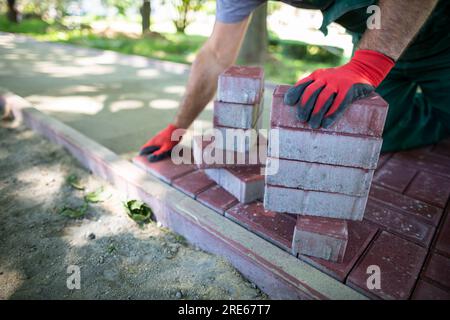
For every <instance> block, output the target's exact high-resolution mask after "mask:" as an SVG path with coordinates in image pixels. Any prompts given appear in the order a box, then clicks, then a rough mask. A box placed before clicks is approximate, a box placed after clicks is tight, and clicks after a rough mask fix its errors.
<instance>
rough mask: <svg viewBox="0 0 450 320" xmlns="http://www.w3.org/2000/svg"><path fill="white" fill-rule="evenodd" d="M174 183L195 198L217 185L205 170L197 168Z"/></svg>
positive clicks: (173, 183)
mask: <svg viewBox="0 0 450 320" xmlns="http://www.w3.org/2000/svg"><path fill="white" fill-rule="evenodd" d="M172 185H173V186H174V187H175V188H177V189H179V190H181V191H183V192H184V193H186V194H187V195H188V196H190V197H192V198H195V197H196V196H197V195H198V194H199V193H200V192H202V191H205V190H206V189H208V188H209V187H212V186H213V185H215V182H214V181H212V180H211V179H209V178H208V176H207V175H206V174H205V173H204V172H203V170H197V171H194V172H191V173H188V174H186V175H184V176H182V177H180V178H177V179H175V180H173V182H172Z"/></svg>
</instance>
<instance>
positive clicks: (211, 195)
mask: <svg viewBox="0 0 450 320" xmlns="http://www.w3.org/2000/svg"><path fill="white" fill-rule="evenodd" d="M197 200H198V201H200V202H201V203H202V204H204V205H205V206H207V207H208V208H210V209H212V210H214V211H216V212H218V213H220V214H224V212H225V210H227V209H229V208H231V207H232V206H234V205H236V204H238V203H239V202H238V200H237V199H236V198H235V197H233V195H231V194H230V193H229V192H228V191H226V190H225V189H224V188H222V187H221V186H219V185H215V186H213V187H211V188H209V189H207V190H206V191H203V192H202V193H200V194H199V195H198V196H197Z"/></svg>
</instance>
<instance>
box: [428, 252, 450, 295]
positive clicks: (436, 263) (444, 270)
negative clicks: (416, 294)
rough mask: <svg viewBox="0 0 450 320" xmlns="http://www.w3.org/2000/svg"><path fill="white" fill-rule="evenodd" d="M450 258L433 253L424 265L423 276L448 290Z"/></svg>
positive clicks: (449, 287)
mask: <svg viewBox="0 0 450 320" xmlns="http://www.w3.org/2000/svg"><path fill="white" fill-rule="evenodd" d="M449 271H450V258H447V257H444V256H442V255H440V254H436V253H433V254H432V255H431V257H430V259H429V261H428V262H427V266H426V267H425V272H424V277H427V278H429V279H431V280H433V281H436V282H437V283H439V284H440V285H442V286H444V287H445V288H447V289H448V290H450V272H449Z"/></svg>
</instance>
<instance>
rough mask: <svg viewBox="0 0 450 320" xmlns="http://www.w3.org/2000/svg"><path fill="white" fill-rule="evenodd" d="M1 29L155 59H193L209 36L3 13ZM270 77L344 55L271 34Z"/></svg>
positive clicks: (292, 77) (280, 79)
mask: <svg viewBox="0 0 450 320" xmlns="http://www.w3.org/2000/svg"><path fill="white" fill-rule="evenodd" d="M0 31H6V32H13V33H23V34H27V35H30V36H33V37H34V38H36V39H37V40H42V41H50V42H61V43H70V44H75V45H79V46H85V47H92V48H97V49H104V50H113V51H117V52H121V53H125V54H135V55H140V56H145V57H149V58H153V59H159V60H166V61H172V62H179V63H186V64H189V63H192V61H193V60H194V58H195V54H196V52H197V51H198V50H199V49H200V47H201V46H202V44H203V43H204V42H205V40H206V37H203V36H192V35H185V34H169V33H167V34H161V35H160V36H159V35H150V36H145V37H140V38H133V37H130V36H127V35H115V36H106V35H101V34H97V33H94V32H93V31H92V30H90V29H89V28H81V29H75V28H74V29H70V28H67V27H65V26H63V25H61V24H56V23H48V22H45V21H42V20H37V19H30V20H24V21H22V22H21V23H19V24H12V23H10V22H9V21H7V19H6V18H5V17H4V16H0ZM268 51H269V54H268V59H267V62H266V63H265V65H264V68H265V74H266V78H267V79H268V80H269V81H272V82H275V83H294V82H296V81H297V80H298V79H299V78H300V77H302V76H303V75H305V74H306V73H310V72H312V71H314V70H315V69H318V68H327V67H332V66H336V65H339V64H341V63H342V58H341V57H340V56H338V55H335V54H332V53H330V52H329V51H327V50H324V49H323V48H321V47H317V46H311V45H307V44H304V43H301V42H295V41H283V40H280V39H276V38H273V36H272V37H271V40H270V45H269V50H268Z"/></svg>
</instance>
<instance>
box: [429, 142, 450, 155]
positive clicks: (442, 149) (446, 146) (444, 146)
mask: <svg viewBox="0 0 450 320" xmlns="http://www.w3.org/2000/svg"><path fill="white" fill-rule="evenodd" d="M433 153H436V154H439V155H441V156H444V157H447V158H450V139H445V140H442V141H440V142H438V143H437V144H436V145H435V146H434V148H433Z"/></svg>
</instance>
